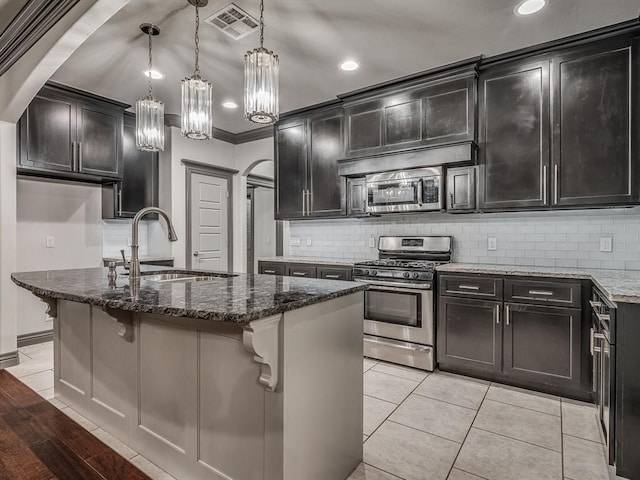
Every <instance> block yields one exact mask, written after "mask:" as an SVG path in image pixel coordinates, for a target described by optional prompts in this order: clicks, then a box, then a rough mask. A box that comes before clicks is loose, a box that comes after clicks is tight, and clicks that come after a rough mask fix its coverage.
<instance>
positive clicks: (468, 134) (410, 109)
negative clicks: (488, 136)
mask: <svg viewBox="0 0 640 480" xmlns="http://www.w3.org/2000/svg"><path fill="white" fill-rule="evenodd" d="M475 105H476V76H475V74H467V75H466V76H463V77H462V78H456V79H448V80H447V79H440V80H438V81H433V82H430V83H422V84H419V85H413V86H411V87H404V88H403V87H395V88H393V89H388V90H387V92H386V93H382V94H377V95H376V96H375V97H372V96H367V97H365V98H359V99H357V100H352V101H349V100H347V102H346V103H345V106H344V109H345V138H346V149H345V150H346V157H347V158H356V157H364V156H371V155H377V154H382V153H387V152H394V151H401V150H410V149H413V148H419V147H427V146H436V145H445V144H450V143H458V142H464V141H474V140H475V118H476V116H475Z"/></svg>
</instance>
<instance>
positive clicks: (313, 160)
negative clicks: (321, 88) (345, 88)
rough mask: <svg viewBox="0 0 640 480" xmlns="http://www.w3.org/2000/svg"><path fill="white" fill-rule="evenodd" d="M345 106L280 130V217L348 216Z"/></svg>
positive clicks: (291, 121)
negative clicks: (343, 167)
mask: <svg viewBox="0 0 640 480" xmlns="http://www.w3.org/2000/svg"><path fill="white" fill-rule="evenodd" d="M342 122H343V111H342V107H339V108H332V109H328V110H324V111H321V112H318V113H315V114H313V115H311V116H303V117H299V118H294V119H288V120H286V121H283V122H281V123H279V124H278V125H277V127H276V167H275V169H276V189H275V190H276V218H277V219H280V220H288V219H302V218H311V217H314V218H317V217H335V216H340V215H344V214H345V213H346V191H345V190H346V180H345V179H344V178H343V177H341V176H340V175H339V174H338V160H339V159H340V158H341V156H342V155H343V154H344V142H343V141H342V135H343V131H344V128H343V124H342Z"/></svg>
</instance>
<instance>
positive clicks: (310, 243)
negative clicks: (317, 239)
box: [307, 237, 313, 247]
mask: <svg viewBox="0 0 640 480" xmlns="http://www.w3.org/2000/svg"><path fill="white" fill-rule="evenodd" d="M311 245H313V238H311V237H307V247H310V246H311Z"/></svg>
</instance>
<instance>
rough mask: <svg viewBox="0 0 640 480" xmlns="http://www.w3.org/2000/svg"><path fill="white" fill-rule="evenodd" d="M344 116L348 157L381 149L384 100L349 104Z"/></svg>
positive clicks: (369, 153)
mask: <svg viewBox="0 0 640 480" xmlns="http://www.w3.org/2000/svg"><path fill="white" fill-rule="evenodd" d="M344 118H345V130H346V135H345V139H346V156H347V157H360V156H364V155H371V154H374V153H378V152H380V151H381V149H382V146H383V143H382V100H380V99H377V100H372V101H368V102H364V103H357V104H354V105H347V106H345V109H344Z"/></svg>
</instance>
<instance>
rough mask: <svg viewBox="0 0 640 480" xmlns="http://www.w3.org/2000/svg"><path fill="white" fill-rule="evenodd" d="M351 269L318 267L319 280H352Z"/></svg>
mask: <svg viewBox="0 0 640 480" xmlns="http://www.w3.org/2000/svg"><path fill="white" fill-rule="evenodd" d="M351 272H352V270H351V269H350V268H340V267H318V278H324V279H326V280H345V281H349V280H351Z"/></svg>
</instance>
